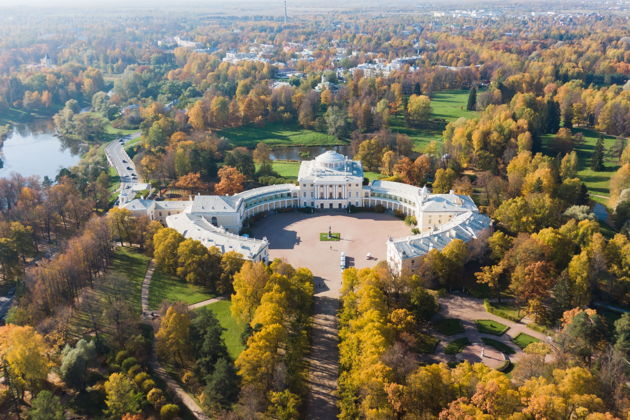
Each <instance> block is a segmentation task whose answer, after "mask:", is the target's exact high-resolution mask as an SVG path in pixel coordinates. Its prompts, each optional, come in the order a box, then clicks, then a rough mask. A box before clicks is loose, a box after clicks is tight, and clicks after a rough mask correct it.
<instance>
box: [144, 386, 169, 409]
mask: <svg viewBox="0 0 630 420" xmlns="http://www.w3.org/2000/svg"><path fill="white" fill-rule="evenodd" d="M147 401H149V403H151V405H152V406H153V407H155V408H156V409H159V408H160V407H162V406H163V405H164V403H165V402H166V398H165V397H164V392H162V390H161V389H160V388H153V389H152V390H150V391H149V392H148V393H147Z"/></svg>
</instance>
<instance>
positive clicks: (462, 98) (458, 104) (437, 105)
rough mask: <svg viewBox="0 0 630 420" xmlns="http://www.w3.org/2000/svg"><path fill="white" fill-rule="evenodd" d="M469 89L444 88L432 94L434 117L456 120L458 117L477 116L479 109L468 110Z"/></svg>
mask: <svg viewBox="0 0 630 420" xmlns="http://www.w3.org/2000/svg"><path fill="white" fill-rule="evenodd" d="M466 105H468V91H467V90H443V91H440V92H434V93H433V95H431V109H432V111H433V112H432V116H433V118H443V119H445V120H446V121H449V122H450V121H455V120H456V119H458V118H462V117H463V118H475V117H477V116H478V115H479V113H478V112H477V111H467V110H466Z"/></svg>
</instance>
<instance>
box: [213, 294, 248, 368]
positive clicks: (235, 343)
mask: <svg viewBox="0 0 630 420" xmlns="http://www.w3.org/2000/svg"><path fill="white" fill-rule="evenodd" d="M204 308H208V309H210V310H212V312H214V314H215V315H216V317H217V319H218V320H219V322H220V323H221V326H222V327H223V328H225V331H224V332H223V339H224V340H225V345H226V346H227V349H228V352H229V353H230V356H232V357H233V358H234V359H236V358H237V357H238V355H239V354H240V353H241V352H242V351H243V349H244V348H245V347H244V346H243V344H242V343H241V334H243V327H242V326H240V325H239V324H237V323H236V321H235V320H234V318H232V314H231V313H230V301H229V300H220V301H218V302H215V303H211V304H210V305H208V306H204Z"/></svg>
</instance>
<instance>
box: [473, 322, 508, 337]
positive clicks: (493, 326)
mask: <svg viewBox="0 0 630 420" xmlns="http://www.w3.org/2000/svg"><path fill="white" fill-rule="evenodd" d="M475 325H476V326H477V330H479V332H480V333H485V334H492V335H503V334H505V332H506V331H507V330H508V329H509V328H510V327H508V326H507V325H503V324H501V323H500V322H497V321H493V320H491V319H479V320H477V321H475Z"/></svg>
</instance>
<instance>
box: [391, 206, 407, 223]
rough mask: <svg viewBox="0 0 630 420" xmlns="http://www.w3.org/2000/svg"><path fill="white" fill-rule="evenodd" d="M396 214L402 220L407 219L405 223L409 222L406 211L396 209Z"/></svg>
mask: <svg viewBox="0 0 630 420" xmlns="http://www.w3.org/2000/svg"><path fill="white" fill-rule="evenodd" d="M394 216H396V217H398V218H399V219H401V220H405V223H406V222H407V218H406V217H405V213H403V212H402V211H400V210H397V209H396V210H394Z"/></svg>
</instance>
